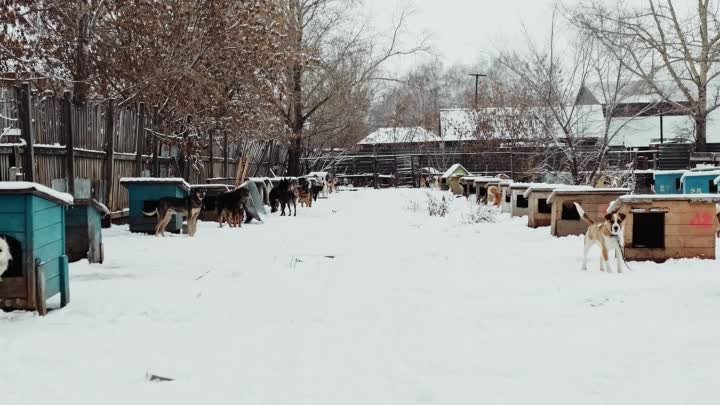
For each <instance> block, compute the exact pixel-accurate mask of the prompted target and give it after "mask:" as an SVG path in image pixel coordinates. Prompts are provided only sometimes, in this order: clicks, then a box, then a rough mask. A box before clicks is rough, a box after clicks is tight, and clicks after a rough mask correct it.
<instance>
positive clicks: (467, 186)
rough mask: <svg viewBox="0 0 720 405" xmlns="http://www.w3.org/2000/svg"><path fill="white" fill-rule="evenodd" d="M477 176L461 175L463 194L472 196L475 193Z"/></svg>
mask: <svg viewBox="0 0 720 405" xmlns="http://www.w3.org/2000/svg"><path fill="white" fill-rule="evenodd" d="M476 178H477V177H475V176H463V177H460V185H461V186H462V188H463V195H464V196H465V197H467V198H470V196H471V195H473V194H475V179H476Z"/></svg>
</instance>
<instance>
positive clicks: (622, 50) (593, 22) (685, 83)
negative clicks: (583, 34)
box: [573, 0, 720, 152]
mask: <svg viewBox="0 0 720 405" xmlns="http://www.w3.org/2000/svg"><path fill="white" fill-rule="evenodd" d="M695 3H696V4H697V7H696V8H695V9H694V10H693V11H692V12H691V14H690V15H687V16H685V15H682V14H680V13H679V12H678V10H677V8H676V7H675V4H674V3H673V1H672V0H665V1H655V0H648V1H647V7H643V8H639V9H628V8H623V7H618V8H615V9H610V8H607V7H604V6H602V5H599V4H597V3H589V4H587V5H585V6H582V7H580V8H578V9H577V10H574V12H573V22H574V23H575V24H576V25H577V26H579V27H580V28H582V29H583V30H585V31H587V32H588V33H590V34H591V35H593V36H594V37H595V38H597V40H599V41H601V42H602V43H603V44H604V45H605V46H606V48H607V49H609V50H610V51H611V52H613V53H615V54H627V55H628V56H629V57H621V58H619V60H621V61H622V63H623V66H624V67H625V68H626V69H628V70H629V71H631V72H632V73H633V74H635V75H636V76H637V77H638V78H640V79H641V80H643V81H644V82H645V83H646V84H647V86H649V87H650V88H651V89H652V90H653V91H654V92H655V93H656V94H658V95H659V96H660V97H661V98H662V99H664V100H665V101H667V102H669V103H672V104H673V105H674V106H675V107H676V109H677V110H678V111H684V112H686V113H687V114H688V115H689V116H690V117H692V120H693V121H694V124H695V145H696V149H697V151H700V152H704V151H705V150H706V146H705V145H706V142H707V120H708V115H709V114H710V113H712V112H713V111H715V110H716V109H717V108H718V107H720V87H719V86H717V85H715V84H714V83H713V80H714V79H716V78H717V77H718V75H720V69H719V68H718V61H720V20H719V19H718V4H716V2H713V1H711V0H697V1H696V2H695ZM666 80H667V81H670V82H671V83H672V84H673V86H665V85H663V81H666ZM678 93H679V94H678Z"/></svg>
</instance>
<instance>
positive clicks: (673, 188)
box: [654, 170, 687, 194]
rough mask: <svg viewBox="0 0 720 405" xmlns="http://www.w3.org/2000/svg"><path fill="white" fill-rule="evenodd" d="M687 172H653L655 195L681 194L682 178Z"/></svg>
mask: <svg viewBox="0 0 720 405" xmlns="http://www.w3.org/2000/svg"><path fill="white" fill-rule="evenodd" d="M685 173H687V170H667V171H656V172H655V181H654V183H655V194H682V193H683V191H682V182H681V179H682V176H683V175H684V174H685Z"/></svg>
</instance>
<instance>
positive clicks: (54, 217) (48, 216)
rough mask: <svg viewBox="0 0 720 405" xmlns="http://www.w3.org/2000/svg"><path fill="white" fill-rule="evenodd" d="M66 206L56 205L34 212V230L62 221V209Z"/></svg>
mask: <svg viewBox="0 0 720 405" xmlns="http://www.w3.org/2000/svg"><path fill="white" fill-rule="evenodd" d="M63 209H64V208H63V207H61V206H59V205H56V206H54V207H50V208H47V209H44V210H41V211H35V212H34V213H33V230H38V229H42V228H45V227H46V226H50V225H53V224H56V223H58V222H61V221H62V210H63Z"/></svg>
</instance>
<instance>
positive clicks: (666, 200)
mask: <svg viewBox="0 0 720 405" xmlns="http://www.w3.org/2000/svg"><path fill="white" fill-rule="evenodd" d="M718 202H720V195H718V194H694V195H689V194H675V195H652V194H641V195H626V196H622V197H620V198H618V199H617V200H616V201H615V202H613V203H612V204H611V205H610V208H609V209H608V212H622V213H626V214H627V218H626V220H625V230H624V247H625V259H626V260H636V261H641V260H651V261H656V262H662V261H665V260H667V259H681V258H702V259H715V244H716V238H715V229H716V218H715V210H716V206H715V204H717V203H718Z"/></svg>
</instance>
